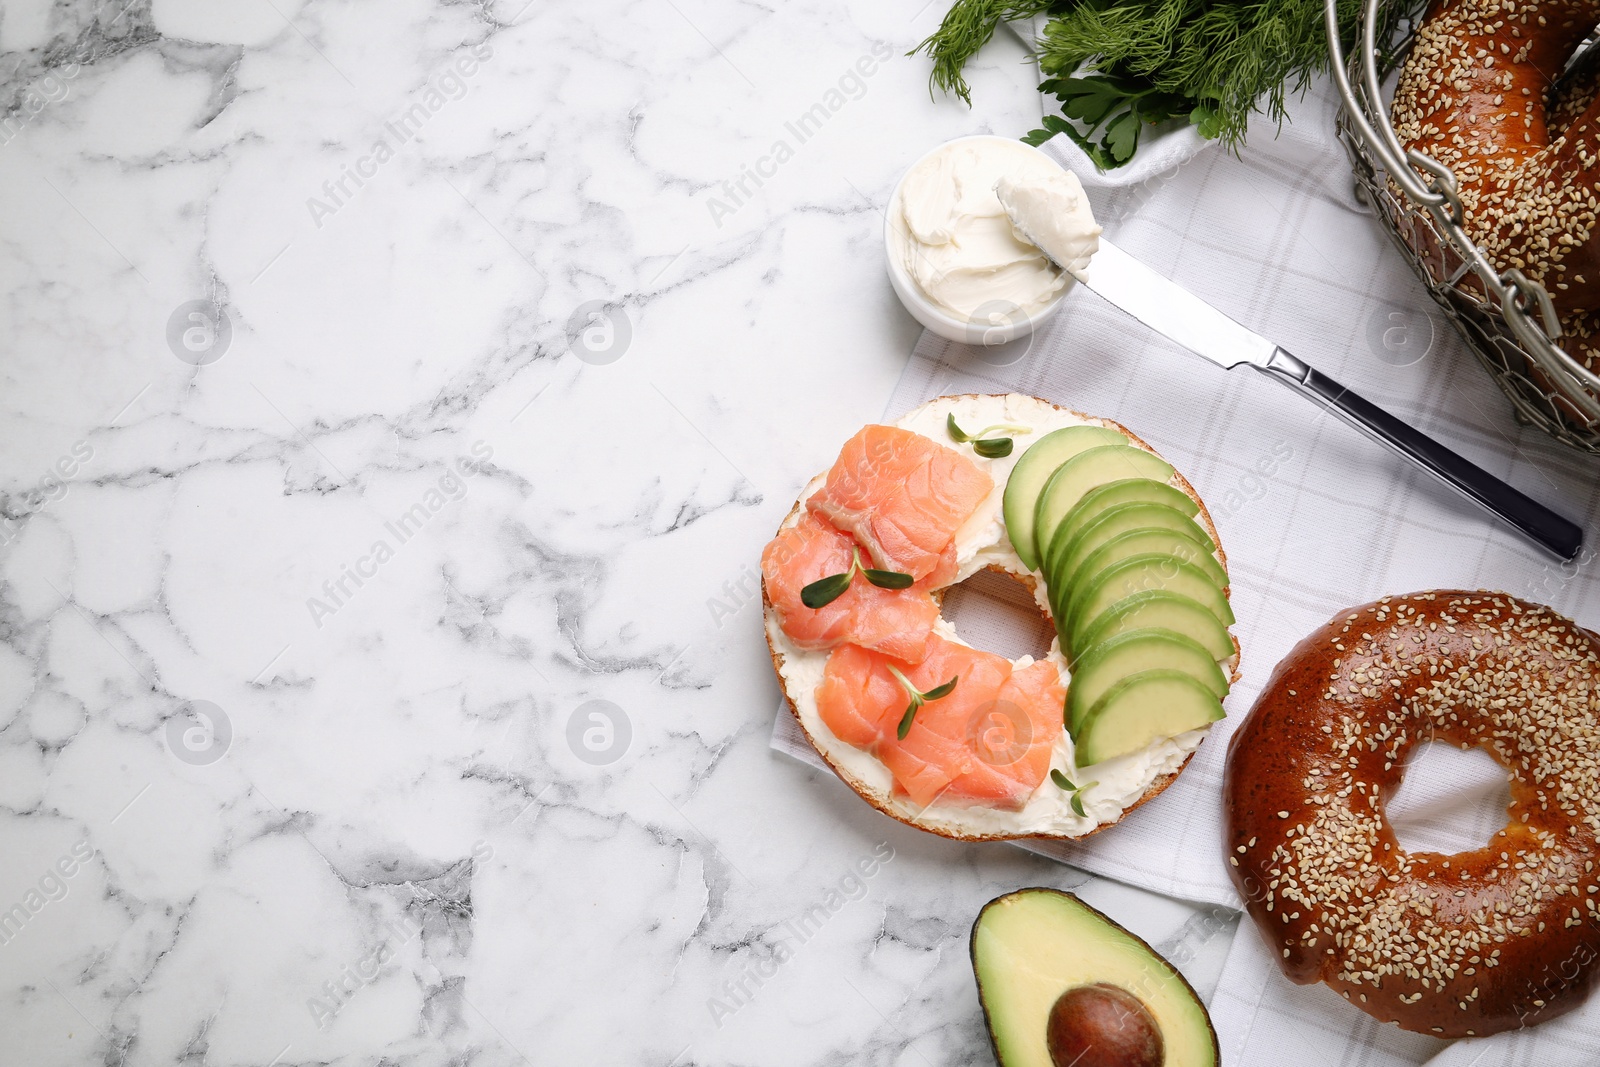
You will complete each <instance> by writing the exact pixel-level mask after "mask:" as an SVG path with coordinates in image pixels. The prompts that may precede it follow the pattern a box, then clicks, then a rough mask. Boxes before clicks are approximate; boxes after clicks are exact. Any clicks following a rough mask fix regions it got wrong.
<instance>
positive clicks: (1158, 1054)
mask: <svg viewBox="0 0 1600 1067" xmlns="http://www.w3.org/2000/svg"><path fill="white" fill-rule="evenodd" d="M1045 1044H1046V1047H1047V1048H1048V1049H1049V1051H1050V1062H1051V1063H1052V1064H1054V1065H1055V1067H1161V1064H1162V1063H1163V1062H1164V1061H1165V1058H1166V1049H1165V1047H1164V1045H1163V1042H1162V1040H1161V1028H1160V1027H1159V1026H1157V1025H1156V1020H1155V1017H1154V1016H1152V1015H1151V1014H1150V1009H1148V1008H1146V1007H1145V1005H1144V1002H1143V1001H1142V1000H1140V999H1139V998H1138V997H1136V996H1134V995H1133V994H1132V993H1129V992H1128V991H1127V990H1126V989H1123V988H1121V987H1120V986H1114V985H1111V984H1109V983H1106V982H1095V983H1093V984H1092V985H1081V986H1076V987H1074V988H1072V989H1069V990H1067V991H1066V992H1065V993H1063V994H1061V996H1059V997H1057V998H1056V1002H1055V1004H1054V1005H1053V1006H1052V1007H1051V1009H1050V1018H1049V1022H1048V1023H1047V1029H1046V1032H1045Z"/></svg>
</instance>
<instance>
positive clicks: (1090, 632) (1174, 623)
mask: <svg viewBox="0 0 1600 1067" xmlns="http://www.w3.org/2000/svg"><path fill="white" fill-rule="evenodd" d="M1145 629H1162V630H1171V631H1172V632H1174V633H1178V634H1182V635H1183V636H1184V637H1187V638H1188V639H1189V640H1191V641H1194V642H1195V643H1196V644H1198V645H1200V646H1201V647H1202V648H1204V649H1205V650H1206V652H1208V653H1209V654H1210V655H1211V658H1212V659H1214V660H1216V661H1217V662H1219V663H1221V662H1224V661H1226V660H1229V659H1232V658H1233V640H1232V639H1231V638H1230V637H1229V636H1228V631H1227V628H1226V627H1224V626H1223V625H1222V623H1221V622H1220V621H1219V620H1218V619H1217V617H1216V615H1214V614H1213V613H1212V612H1211V611H1210V610H1208V609H1207V608H1205V607H1203V606H1202V605H1201V604H1199V603H1198V602H1196V601H1194V600H1191V599H1190V598H1189V597H1186V596H1182V595H1180V594H1178V593H1169V592H1167V591H1166V590H1164V589H1152V590H1150V591H1148V592H1144V593H1135V594H1133V595H1132V596H1130V597H1124V598H1123V599H1121V600H1119V601H1117V602H1116V603H1115V604H1113V605H1111V607H1109V608H1107V609H1106V610H1105V611H1103V612H1101V613H1100V617H1099V618H1098V619H1095V620H1094V622H1092V623H1091V624H1089V625H1088V626H1086V627H1084V628H1082V629H1080V630H1079V631H1078V632H1077V633H1076V634H1074V635H1073V642H1074V643H1073V646H1072V648H1070V649H1068V650H1067V652H1068V655H1069V656H1070V657H1071V658H1072V661H1073V668H1074V669H1076V668H1077V664H1078V663H1079V662H1081V661H1082V659H1083V657H1084V656H1086V655H1087V654H1088V653H1089V652H1091V651H1093V650H1094V649H1095V648H1096V647H1097V646H1099V645H1101V644H1103V643H1104V642H1106V641H1110V640H1111V639H1112V638H1115V637H1116V636H1118V635H1119V634H1125V633H1131V632H1132V631H1134V630H1145Z"/></svg>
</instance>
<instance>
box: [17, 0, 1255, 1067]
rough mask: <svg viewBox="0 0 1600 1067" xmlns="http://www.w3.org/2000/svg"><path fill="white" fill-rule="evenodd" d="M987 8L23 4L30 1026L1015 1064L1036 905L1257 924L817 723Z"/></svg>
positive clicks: (23, 536) (57, 1038) (21, 745)
mask: <svg viewBox="0 0 1600 1067" xmlns="http://www.w3.org/2000/svg"><path fill="white" fill-rule="evenodd" d="M939 14H940V11H939V9H938V8H937V6H935V7H934V8H927V7H923V6H922V5H921V3H920V0H914V2H906V3H891V4H889V5H882V4H863V3H837V2H828V3H818V2H812V0H807V2H802V3H798V4H793V5H782V6H773V5H766V4H755V3H732V4H712V3H705V2H696V0H667V2H665V3H644V2H638V0H633V2H618V3H608V4H601V5H593V4H590V5H576V6H575V5H570V4H566V5H562V4H545V3H527V2H526V0H510V2H493V0H475V2H473V3H439V2H431V0H400V2H397V3H388V4H382V5H379V4H376V3H373V2H371V0H366V2H361V0H227V2H217V0H210V2H207V0H131V2H124V0H99V2H95V0H18V2H16V3H8V4H7V5H6V7H5V9H4V11H3V12H0V111H3V116H4V117H3V121H0V183H3V187H4V188H5V189H6V191H7V193H8V196H7V198H6V203H7V205H8V210H7V212H6V220H5V222H4V223H0V235H3V247H4V255H0V271H3V272H4V275H5V284H4V286H3V288H0V291H3V292H4V294H5V296H4V299H3V302H0V317H3V322H4V327H5V334H6V337H7V342H8V344H7V356H6V359H5V360H4V361H3V363H0V373H3V375H4V377H3V383H4V388H3V389H0V427H3V433H4V440H5V444H6V447H5V448H4V449H3V450H0V568H3V571H0V843H3V847H4V850H5V854H6V862H5V863H4V864H3V865H0V1030H3V1031H4V1034H5V1036H4V1039H3V1041H0V1061H3V1062H5V1063H8V1064H9V1063H18V1064H28V1065H30V1067H33V1065H48V1064H83V1063H115V1064H119V1065H121V1064H127V1065H136V1064H138V1065H142V1064H180V1063H182V1064H199V1063H207V1064H238V1065H252V1067H267V1065H271V1064H278V1065H289V1064H312V1063H316V1064H322V1063H340V1064H377V1063H386V1064H406V1065H423V1064H469V1063H470V1064H474V1065H478V1064H483V1065H488V1064H519V1063H535V1062H537V1063H544V1062H590V1061H601V1062H619V1063H622V1062H626V1063H657V1064H662V1065H667V1064H680V1065H681V1064H691V1063H693V1064H721V1063H749V1062H760V1063H763V1064H773V1065H776V1064H784V1063H795V1064H802V1063H804V1064H829V1063H838V1064H843V1063H852V1064H854V1063H863V1062H866V1063H890V1062H895V1063H906V1062H927V1063H931V1064H943V1063H968V1062H974V1061H977V1062H981V1061H982V1059H983V1057H984V1056H986V1055H987V1053H986V1052H985V1051H984V1046H985V1039H984V1037H983V1032H982V1023H981V1018H980V1015H979V1013H978V1010H977V1003H976V999H975V993H974V990H973V987H972V980H971V975H970V969H969V966H968V963H967V959H966V936H967V931H968V927H969V924H970V922H971V918H972V916H973V915H974V914H975V913H976V911H977V909H978V907H979V906H981V904H982V903H983V902H984V901H985V900H987V899H989V898H990V897H992V896H994V895H996V894H997V893H999V892H1002V891H1004V890H1006V889H1009V888H1014V887H1016V886H1018V885H1023V884H1047V885H1059V886H1072V885H1083V886H1084V891H1085V893H1086V894H1091V895H1093V894H1095V893H1098V894H1100V895H1101V896H1105V895H1108V894H1109V895H1118V894H1120V896H1118V899H1119V900H1125V901H1126V902H1127V904H1126V905H1125V906H1124V908H1123V909H1122V910H1123V911H1124V912H1128V911H1131V912H1132V913H1133V914H1134V915H1135V916H1137V917H1138V919H1137V925H1140V927H1141V929H1142V931H1143V932H1144V933H1146V934H1147V935H1148V936H1150V937H1151V938H1152V939H1154V940H1156V941H1157V942H1159V943H1160V944H1162V945H1163V946H1165V947H1167V948H1169V949H1171V948H1175V947H1176V946H1178V944H1179V941H1178V940H1175V939H1180V938H1188V939H1190V940H1193V941H1195V942H1196V943H1197V944H1198V945H1200V948H1199V949H1198V950H1197V951H1199V952H1200V953H1201V955H1202V956H1203V955H1204V953H1205V951H1206V947H1205V946H1206V945H1212V946H1213V948H1212V950H1211V951H1212V952H1213V954H1214V953H1215V951H1216V949H1215V946H1216V945H1220V944H1223V943H1225V941H1226V939H1225V938H1222V939H1220V940H1219V939H1218V938H1216V937H1215V936H1214V933H1213V932H1212V931H1210V930H1209V928H1206V927H1204V926H1203V925H1201V926H1196V925H1195V922H1196V920H1195V918H1194V912H1193V911H1192V909H1188V908H1186V907H1184V906H1182V905H1178V904H1175V903H1173V902H1170V901H1163V900H1160V898H1155V897H1146V896H1144V895H1141V894H1138V893H1136V892H1135V891H1132V890H1126V889H1119V888H1116V887H1112V886H1108V885H1107V884H1105V883H1100V882H1093V881H1091V880H1090V879H1088V878H1087V876H1084V875H1081V874H1079V873H1077V872H1074V871H1072V870H1069V869H1067V868H1063V867H1061V866H1059V865H1057V864H1053V863H1050V862H1047V861H1045V860H1042V859H1039V858H1037V857H1032V856H1028V855H1025V854H1022V853H1020V852H1018V851H1016V850H1013V849H1009V848H1005V847H1000V846H995V847H987V848H967V847H960V846H955V845H952V844H950V843H948V842H943V841H937V840H933V839H931V838H925V837H924V836H923V835H920V834H917V833H915V832H913V831H910V830H908V829H905V828H903V827H900V826H898V825H894V824H891V823H889V822H888V821H887V820H884V819H882V818H880V817H878V816H876V815H874V814H873V813H871V812H869V811H867V810H865V808H864V807H863V806H862V805H860V804H859V803H858V802H856V801H855V800H854V799H853V798H851V797H849V796H848V795H847V794H844V793H843V792H842V791H841V790H839V789H837V788H833V787H832V786H831V785H830V784H829V783H826V782H824V781H822V780H821V779H820V778H819V777H818V776H817V775H816V774H815V773H814V772H812V771H810V770H808V769H806V768H803V767H800V766H798V765H796V764H793V763H791V762H789V761H787V760H784V759H782V758H780V757H776V756H774V755H773V754H771V753H770V752H769V750H768V748H767V736H768V729H769V724H770V720H771V715H772V710H773V708H774V706H775V704H776V701H777V699H778V696H777V689H776V686H775V684H774V682H773V679H772V676H771V671H770V668H769V666H768V664H767V660H766V653H765V649H764V646H763V644H762V639H761V630H760V626H759V624H758V619H759V614H760V606H759V594H758V592H757V591H756V590H755V586H754V584H753V581H752V576H753V573H754V572H753V564H754V561H755V556H756V552H757V551H758V549H759V546H760V544H761V543H762V542H764V540H765V539H766V537H767V536H769V533H770V531H771V530H772V529H773V528H775V527H776V525H777V522H778V520H779V519H780V518H781V516H782V514H783V512H784V511H785V510H786V509H787V507H788V506H789V502H790V501H792V500H793V498H794V495H795V492H796V491H797V490H798V488H799V485H800V482H801V480H802V479H803V478H804V477H806V476H808V475H809V474H810V473H811V472H813V471H814V470H815V469H817V468H818V466H819V465H820V464H821V462H823V461H824V460H825V458H826V453H827V451H828V450H829V449H830V448H832V447H835V446H836V443H837V441H838V440H840V439H842V437H843V436H844V435H845V434H847V433H848V432H849V431H850V430H851V429H853V428H854V427H855V426H858V425H860V424H861V423H863V422H865V421H868V420H869V419H872V418H874V417H876V416H878V415H879V414H880V412H881V410H882V406H883V403H884V401H885V398H886V397H887V396H888V395H889V391H890V389H891V387H892V385H893V383H894V381H895V378H896V376H897V374H898V373H899V370H900V368H901V367H902V366H903V364H904V360H905V357H906V354H907V352H908V351H909V349H910V347H911V345H912V343H913V341H914V340H915V337H916V334H917V330H916V328H915V326H914V324H913V323H912V322H911V320H910V319H909V318H908V317H907V316H906V315H905V314H904V313H903V312H902V311H901V310H900V309H899V307H898V305H897V304H896V303H895V302H894V299H893V296H892V294H891V293H890V291H889V289H888V285H887V282H886V279H885V277H884V274H883V271H882V267H881V262H880V258H879V256H880V253H879V248H880V245H879V243H878V242H879V236H878V235H879V233H880V228H881V224H882V217H881V214H880V211H881V204H882V202H883V200H884V198H885V197H886V195H887V193H888V190H889V189H890V187H891V186H892V183H893V181H894V179H895V178H896V177H897V175H898V173H899V171H900V169H901V168H902V167H903V166H904V165H905V164H906V163H907V162H908V161H909V160H911V159H913V158H915V157H916V156H917V155H919V154H920V153H921V152H922V151H924V150H925V149H926V148H927V146H929V145H930V144H933V143H936V142H937V141H939V140H942V139H945V138H948V137H951V136H955V135H958V134H962V133H968V132H974V131H981V130H993V131H995V132H1002V133H1008V134H1016V133H1021V132H1022V131H1023V130H1025V129H1027V128H1028V127H1029V126H1031V125H1032V124H1033V120H1034V117H1035V116H1036V114H1037V110H1036V109H1037V100H1036V95H1035V93H1034V92H1033V88H1032V74H1031V71H1030V70H1029V68H1028V67H1027V66H1026V65H1025V62H1024V60H1025V57H1024V55H1023V53H1022V51H1021V49H1020V48H1019V47H1018V46H1016V45H1015V44H1014V43H1006V42H999V43H997V44H996V46H995V47H994V48H993V49H992V50H991V51H989V52H986V53H985V55H984V56H983V58H982V61H981V63H980V64H979V69H978V70H976V71H975V76H976V78H977V83H978V85H979V87H980V91H981V97H980V98H981V99H982V100H983V107H982V109H981V110H979V111H968V110H967V109H966V108H965V107H964V106H962V105H960V104H959V103H957V102H952V101H949V100H944V99H930V98H929V95H928V93H927V90H926V73H927V71H926V66H925V62H924V61H923V60H922V59H919V58H907V57H905V56H904V55H903V53H904V52H905V51H906V50H907V49H909V48H910V47H911V46H913V45H914V44H915V43H916V42H917V41H918V40H920V39H921V38H922V37H923V36H925V35H926V34H927V33H928V32H929V31H930V30H931V29H932V27H933V26H934V25H935V24H936V20H937V18H938V17H939ZM869 70H870V72H869ZM819 108H820V110H819ZM808 116H809V118H808ZM780 143H781V144H782V145H783V146H784V150H783V151H781V152H780V151H779V150H778V148H777V146H778V145H779V144H780ZM779 156H781V157H782V158H781V159H779V158H778V157H779ZM868 868H870V874H868V873H867V870H868ZM1199 958H1200V957H1197V959H1199ZM1207 966H1210V967H1211V968H1212V973H1214V972H1215V970H1216V969H1218V968H1220V956H1218V957H1217V958H1216V960H1215V961H1214V962H1213V963H1211V964H1201V963H1197V964H1196V968H1197V969H1196V973H1197V974H1199V973H1201V972H1204V971H1205V969H1206V967H1207Z"/></svg>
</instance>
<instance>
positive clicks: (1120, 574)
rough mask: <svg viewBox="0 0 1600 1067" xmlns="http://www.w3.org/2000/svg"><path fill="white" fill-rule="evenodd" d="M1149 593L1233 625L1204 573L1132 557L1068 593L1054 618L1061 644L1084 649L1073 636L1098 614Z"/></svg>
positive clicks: (1162, 559) (1160, 559) (1163, 559)
mask: <svg viewBox="0 0 1600 1067" xmlns="http://www.w3.org/2000/svg"><path fill="white" fill-rule="evenodd" d="M1152 589H1165V590H1167V591H1168V592H1172V593H1178V594H1180V595H1182V596H1186V597H1188V598H1189V599H1190V600H1193V601H1195V602H1197V603H1199V604H1200V605H1201V606H1202V607H1204V608H1205V609H1206V610H1207V611H1209V612H1211V614H1212V615H1214V616H1216V619H1217V621H1218V622H1220V623H1221V624H1222V625H1223V626H1232V625H1233V609H1232V608H1230V607H1229V606H1228V598H1227V597H1225V596H1223V595H1222V590H1220V589H1218V588H1217V584H1216V582H1214V581H1212V579H1211V578H1210V577H1208V576H1207V575H1206V574H1205V572H1204V571H1201V570H1199V569H1197V568H1195V567H1193V566H1191V565H1190V564H1187V563H1184V562H1183V561H1182V560H1177V559H1173V558H1172V557H1171V556H1161V555H1149V556H1134V557H1132V558H1131V559H1125V560H1123V561H1122V562H1120V563H1115V564H1112V565H1111V566H1110V567H1108V568H1106V569H1105V570H1103V571H1101V572H1100V574H1099V575H1098V576H1097V577H1096V578H1095V579H1094V581H1093V582H1091V583H1089V584H1088V585H1083V586H1079V587H1078V588H1077V589H1075V590H1072V591H1071V600H1070V602H1069V604H1068V607H1067V610H1066V611H1065V612H1062V613H1058V614H1057V615H1056V629H1057V631H1058V632H1059V633H1060V634H1061V643H1062V644H1063V645H1069V646H1073V647H1083V648H1087V646H1086V645H1081V646H1080V645H1075V644H1074V642H1073V640H1072V635H1073V634H1074V633H1076V632H1078V631H1079V630H1082V629H1084V628H1086V627H1089V626H1092V625H1094V623H1095V622H1096V621H1097V620H1098V619H1099V617H1100V615H1101V613H1102V612H1104V611H1105V610H1106V609H1107V608H1110V607H1111V606H1112V605H1114V604H1116V603H1117V602H1118V601H1119V600H1122V599H1123V598H1125V597H1130V596H1133V595H1134V594H1135V593H1142V592H1146V591H1147V590H1152Z"/></svg>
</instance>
